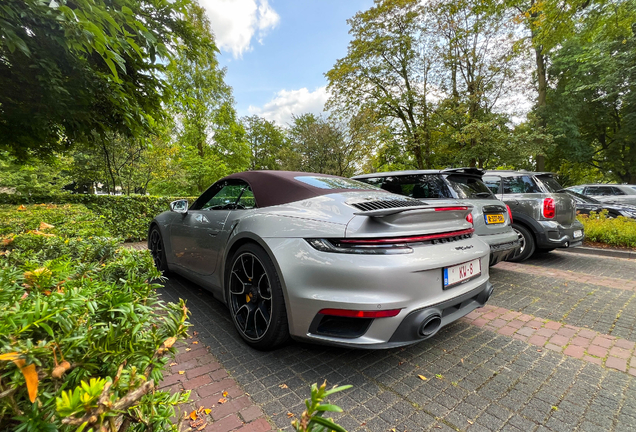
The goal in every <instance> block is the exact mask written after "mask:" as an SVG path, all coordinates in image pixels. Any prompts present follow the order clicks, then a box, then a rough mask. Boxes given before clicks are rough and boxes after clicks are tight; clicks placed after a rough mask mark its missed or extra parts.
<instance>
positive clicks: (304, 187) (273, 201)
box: [220, 171, 377, 207]
mask: <svg viewBox="0 0 636 432" xmlns="http://www.w3.org/2000/svg"><path fill="white" fill-rule="evenodd" d="M296 177H331V178H344V177H338V176H334V175H329V174H316V173H306V172H299V171H244V172H240V173H236V174H232V175H229V176H227V177H225V178H223V179H221V180H220V181H223V180H232V179H240V180H244V181H246V182H247V183H248V184H249V185H250V187H251V188H252V191H253V192H254V198H255V199H256V204H257V206H258V207H270V206H275V205H280V204H287V203H290V202H295V201H301V200H304V199H308V198H313V197H317V196H320V195H328V194H332V193H340V192H352V191H355V190H377V188H374V187H372V186H369V188H368V189H353V188H342V189H332V188H328V189H324V188H319V187H316V186H312V185H310V184H307V183H305V182H302V181H300V180H296ZM346 180H349V179H346Z"/></svg>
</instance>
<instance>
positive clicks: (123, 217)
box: [0, 194, 196, 241]
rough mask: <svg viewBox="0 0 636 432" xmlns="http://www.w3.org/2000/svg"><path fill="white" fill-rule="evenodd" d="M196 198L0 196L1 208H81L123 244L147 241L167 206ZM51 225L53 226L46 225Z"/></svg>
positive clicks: (63, 195) (71, 195) (64, 195)
mask: <svg viewBox="0 0 636 432" xmlns="http://www.w3.org/2000/svg"><path fill="white" fill-rule="evenodd" d="M177 199H187V200H188V201H189V202H190V203H192V202H194V200H195V199H196V197H155V196H147V195H117V196H113V195H91V194H57V195H38V196H36V195H16V194H0V204H11V205H14V206H18V205H26V204H82V205H84V206H85V207H86V208H87V209H89V210H91V211H92V212H94V213H95V214H96V215H97V216H100V217H101V218H102V220H103V223H104V226H105V227H106V228H108V230H109V231H110V233H111V234H112V235H114V236H116V237H121V238H123V239H124V240H125V241H138V240H144V239H146V237H147V235H148V226H149V225H150V221H151V220H152V219H153V218H154V217H155V216H156V215H158V214H159V213H161V212H163V211H166V210H168V208H169V207H168V205H169V204H170V202H172V201H175V200H177ZM48 223H52V222H48Z"/></svg>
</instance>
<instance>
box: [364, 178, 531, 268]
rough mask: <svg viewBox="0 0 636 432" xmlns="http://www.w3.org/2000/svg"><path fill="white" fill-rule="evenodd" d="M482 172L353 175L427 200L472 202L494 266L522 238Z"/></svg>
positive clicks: (477, 229) (475, 221)
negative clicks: (487, 185) (488, 185)
mask: <svg viewBox="0 0 636 432" xmlns="http://www.w3.org/2000/svg"><path fill="white" fill-rule="evenodd" d="M482 174H483V171H481V170H479V169H476V168H456V169H445V170H413V171H393V172H382V173H374V174H364V175H359V176H355V177H353V179H355V180H360V181H363V182H365V183H368V184H371V185H374V186H377V187H379V188H382V189H384V190H386V191H388V192H393V193H397V194H400V195H404V196H408V197H411V198H416V199H419V200H421V201H424V202H427V203H436V204H444V205H457V204H463V205H466V204H468V205H471V206H472V207H473V210H472V219H473V224H474V226H475V234H477V235H478V236H479V238H481V239H482V240H484V241H485V242H486V243H487V244H488V245H489V246H490V265H491V266H492V265H495V264H497V263H498V262H500V261H503V260H505V259H507V258H508V257H511V256H513V255H514V254H515V252H516V250H517V249H518V247H519V239H518V236H517V234H516V233H515V231H514V230H513V229H512V227H511V225H512V219H511V217H510V215H511V213H510V209H509V208H508V207H507V206H506V204H504V203H503V202H501V201H499V200H498V199H497V198H496V197H495V196H494V195H493V194H492V192H491V191H490V189H488V187H486V185H485V184H484V183H483V182H482V181H481V176H482Z"/></svg>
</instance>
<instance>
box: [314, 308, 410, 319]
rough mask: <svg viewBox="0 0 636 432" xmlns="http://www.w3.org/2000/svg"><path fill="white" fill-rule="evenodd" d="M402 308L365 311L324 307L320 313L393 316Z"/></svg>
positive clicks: (342, 315) (350, 316)
mask: <svg viewBox="0 0 636 432" xmlns="http://www.w3.org/2000/svg"><path fill="white" fill-rule="evenodd" d="M400 310H401V309H387V310H378V311H363V310H351V309H322V310H321V311H320V312H318V313H319V314H322V315H331V316H340V317H347V318H391V317H394V316H396V315H397V314H399V313H400Z"/></svg>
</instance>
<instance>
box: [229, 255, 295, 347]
mask: <svg viewBox="0 0 636 432" xmlns="http://www.w3.org/2000/svg"><path fill="white" fill-rule="evenodd" d="M228 305H229V307H230V313H231V315H232V321H234V326H235V327H236V329H237V330H238V332H239V334H240V335H241V337H242V338H243V339H244V340H245V342H246V343H247V344H248V345H250V346H251V347H253V348H256V349H260V350H268V349H274V348H276V347H277V346H280V345H281V344H283V343H284V342H285V341H286V340H287V339H288V337H289V328H288V324H287V312H286V310H285V301H284V298H283V291H282V288H281V284H280V280H279V278H278V274H277V272H276V269H275V268H274V265H273V263H272V261H271V259H270V258H269V256H268V255H267V253H266V252H265V251H264V250H263V249H262V248H261V247H259V246H257V245H255V244H246V245H243V246H241V247H240V248H239V249H238V250H237V251H236V253H235V254H234V257H233V258H232V261H231V266H230V268H229V275H228Z"/></svg>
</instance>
